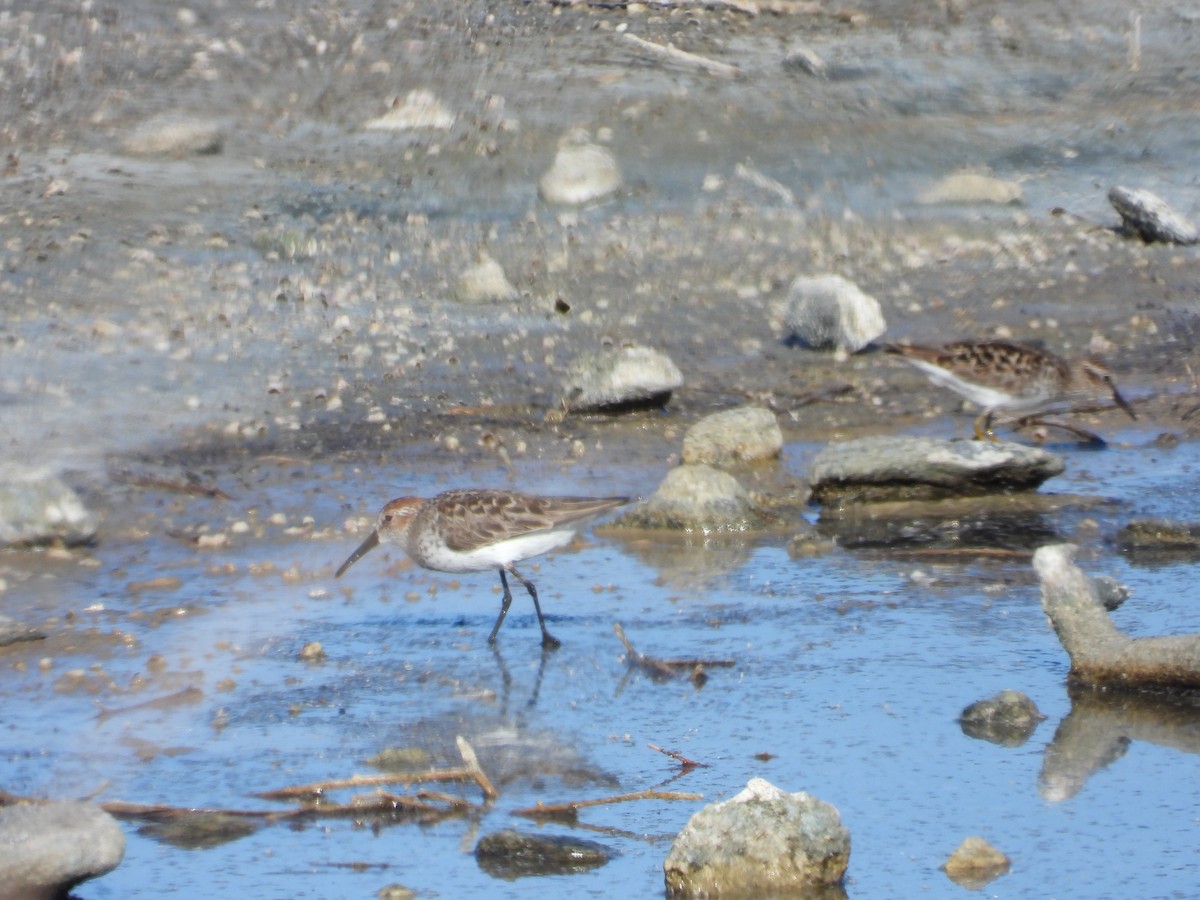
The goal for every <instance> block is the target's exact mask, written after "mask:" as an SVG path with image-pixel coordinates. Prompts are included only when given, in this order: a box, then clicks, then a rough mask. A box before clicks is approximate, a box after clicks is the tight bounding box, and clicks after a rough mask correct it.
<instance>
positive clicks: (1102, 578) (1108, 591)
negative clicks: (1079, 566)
mask: <svg viewBox="0 0 1200 900" xmlns="http://www.w3.org/2000/svg"><path fill="white" fill-rule="evenodd" d="M1092 588H1093V589H1094V590H1095V591H1096V596H1097V597H1099V598H1100V603H1101V604H1102V605H1103V606H1104V608H1105V609H1107V610H1108V611H1109V612H1112V611H1113V610H1114V609H1120V608H1121V604H1122V603H1124V602H1125V601H1126V600H1128V599H1129V595H1130V594H1132V593H1133V591H1131V590H1130V588H1129V586H1128V585H1125V584H1122V583H1121V582H1119V581H1117V579H1115V578H1113V577H1112V576H1111V575H1093V576H1092Z"/></svg>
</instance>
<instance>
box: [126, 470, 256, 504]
mask: <svg viewBox="0 0 1200 900" xmlns="http://www.w3.org/2000/svg"><path fill="white" fill-rule="evenodd" d="M115 480H124V481H125V483H126V484H132V485H133V486H134V487H144V488H157V489H159V490H162V491H173V492H175V493H179V494H194V495H196V496H198V497H213V498H214V499H217V500H232V499H233V498H232V497H231V496H229V495H228V494H227V493H225V492H224V491H223V490H221V489H220V488H219V487H217V486H216V485H203V484H198V483H196V482H194V481H173V480H171V479H168V478H152V477H150V476H148V475H131V476H129V477H128V478H125V479H120V478H117V479H115Z"/></svg>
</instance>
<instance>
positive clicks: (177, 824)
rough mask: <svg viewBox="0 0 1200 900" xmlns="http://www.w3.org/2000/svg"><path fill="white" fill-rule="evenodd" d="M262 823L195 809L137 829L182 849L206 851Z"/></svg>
mask: <svg viewBox="0 0 1200 900" xmlns="http://www.w3.org/2000/svg"><path fill="white" fill-rule="evenodd" d="M261 825H262V822H261V821H258V820H255V819H251V818H249V817H247V816H235V815H230V814H229V813H224V812H194V813H192V814H191V815H187V816H180V817H179V818H174V819H167V820H166V821H163V822H149V823H147V824H145V825H143V826H142V827H141V828H139V829H138V834H140V835H142V836H143V837H148V838H150V839H151V840H154V841H158V842H159V843H162V844H170V845H171V846H172V847H179V848H180V849H183V850H207V849H209V848H210V847H220V846H221V845H222V844H228V843H230V842H231V841H236V840H240V839H241V838H244V837H248V836H250V835H252V834H254V832H256V831H258V829H259V827H260V826H261Z"/></svg>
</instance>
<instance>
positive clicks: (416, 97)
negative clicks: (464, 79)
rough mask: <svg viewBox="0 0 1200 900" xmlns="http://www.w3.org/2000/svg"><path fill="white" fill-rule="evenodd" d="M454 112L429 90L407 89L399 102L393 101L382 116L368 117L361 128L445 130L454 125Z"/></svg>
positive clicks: (376, 129) (370, 129)
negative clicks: (406, 92)
mask: <svg viewBox="0 0 1200 900" xmlns="http://www.w3.org/2000/svg"><path fill="white" fill-rule="evenodd" d="M454 119H455V116H454V113H452V112H450V110H449V109H447V108H446V106H445V105H444V104H443V103H442V101H441V100H439V99H438V98H437V97H436V96H435V95H434V94H433V93H432V92H431V91H425V90H415V91H409V92H408V94H407V95H406V96H405V98H404V100H403V101H401V102H398V103H397V102H393V104H392V108H391V109H389V110H388V111H387V112H385V113H384V114H383V115H382V116H378V117H377V118H374V119H368V120H367V121H366V122H364V123H363V128H365V129H367V130H368V131H410V130H417V129H431V130H437V131H446V130H448V129H449V128H452V127H453V126H454Z"/></svg>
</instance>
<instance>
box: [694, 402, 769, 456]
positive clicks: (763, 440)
mask: <svg viewBox="0 0 1200 900" xmlns="http://www.w3.org/2000/svg"><path fill="white" fill-rule="evenodd" d="M782 450H783V432H782V431H780V429H779V423H778V422H777V421H776V420H775V414H774V413H773V412H771V411H770V410H769V409H764V408H763V407H761V406H741V407H738V408H737V409H728V410H725V412H719V413H714V414H713V415H711V416H706V417H705V418H703V419H701V420H700V421H699V422H697V423H696V424H695V425H693V426H692V427H691V428H689V429H688V431H687V434H685V435H684V436H683V461H684V462H685V463H707V464H708V465H710V466H723V465H730V464H733V465H737V464H739V463H752V462H760V461H762V460H766V459H774V458H775V457H777V456H778V455H779V453H780V451H782Z"/></svg>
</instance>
